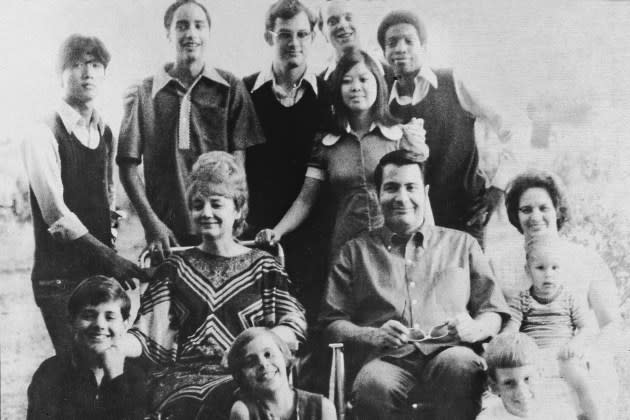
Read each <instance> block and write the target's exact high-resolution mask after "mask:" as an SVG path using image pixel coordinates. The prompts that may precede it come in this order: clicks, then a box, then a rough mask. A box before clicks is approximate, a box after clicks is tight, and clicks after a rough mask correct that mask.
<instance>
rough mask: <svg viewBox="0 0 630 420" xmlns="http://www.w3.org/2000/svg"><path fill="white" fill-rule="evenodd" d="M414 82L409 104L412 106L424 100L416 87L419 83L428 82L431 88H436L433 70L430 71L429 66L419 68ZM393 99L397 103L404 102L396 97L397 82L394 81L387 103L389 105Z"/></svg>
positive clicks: (436, 83) (436, 81)
mask: <svg viewBox="0 0 630 420" xmlns="http://www.w3.org/2000/svg"><path fill="white" fill-rule="evenodd" d="M414 80H415V85H416V86H415V88H414V90H413V96H412V98H411V104H412V105H415V104H417V103H418V102H420V101H421V100H422V99H424V97H423V96H422V92H421V90H420V89H418V85H419V84H420V83H422V82H428V83H429V84H430V85H431V86H433V88H434V89H437V88H438V80H437V76H436V75H435V73H434V72H433V70H431V68H430V67H429V66H422V67H420V71H419V72H418V74H417V75H416V77H415V79H414ZM394 99H395V100H396V102H398V103H401V102H404V101H403V100H401V99H400V97H399V96H398V80H395V81H394V84H393V86H392V91H391V93H390V94H389V103H390V104H391V103H392V101H393V100H394Z"/></svg>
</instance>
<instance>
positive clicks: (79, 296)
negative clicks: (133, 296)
mask: <svg viewBox="0 0 630 420" xmlns="http://www.w3.org/2000/svg"><path fill="white" fill-rule="evenodd" d="M108 302H119V303H120V313H121V315H122V317H123V319H124V320H125V321H126V320H127V319H129V313H130V312H131V300H130V299H129V296H128V295H127V293H126V292H125V290H124V289H123V288H122V286H121V285H120V283H118V281H117V280H115V279H113V278H111V277H106V276H100V275H99V276H92V277H88V278H86V279H85V280H83V281H82V282H81V283H79V285H78V286H77V287H76V288H75V289H74V290H73V291H72V295H71V296H70V300H69V301H68V313H69V314H70V319H71V320H72V319H75V318H76V316H77V315H78V314H79V313H80V312H81V310H82V309H83V308H85V307H86V306H96V305H100V304H101V303H108Z"/></svg>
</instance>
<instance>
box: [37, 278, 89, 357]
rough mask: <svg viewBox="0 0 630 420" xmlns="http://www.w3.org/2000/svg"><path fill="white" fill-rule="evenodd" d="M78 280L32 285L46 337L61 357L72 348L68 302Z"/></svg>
mask: <svg viewBox="0 0 630 420" xmlns="http://www.w3.org/2000/svg"><path fill="white" fill-rule="evenodd" d="M79 283H80V280H67V279H53V280H39V281H35V282H34V283H33V292H34V294H35V302H36V303H37V306H39V310H40V311H41V313H42V316H43V317H44V323H45V324H46V329H47V330H48V335H49V336H50V339H51V341H52V344H53V346H54V348H55V353H56V354H57V355H61V354H63V353H64V352H69V351H70V348H71V346H72V335H73V333H72V326H71V324H70V315H69V314H68V300H70V295H71V294H72V291H73V290H74V288H75V287H76V286H77V285H78V284H79Z"/></svg>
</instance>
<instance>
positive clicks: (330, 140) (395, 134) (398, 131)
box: [322, 123, 403, 146]
mask: <svg viewBox="0 0 630 420" xmlns="http://www.w3.org/2000/svg"><path fill="white" fill-rule="evenodd" d="M376 129H378V130H379V131H380V132H381V134H382V135H383V137H385V138H386V139H387V140H391V141H399V140H400V139H401V138H402V136H403V131H402V128H400V125H392V126H386V125H383V124H381V123H372V125H371V126H370V129H369V130H368V133H371V132H373V131H374V130H376ZM345 131H346V133H348V134H354V133H353V132H352V128H350V124H349V123H346V126H345ZM340 138H341V135H339V134H332V133H331V134H327V135H326V136H325V137H324V138H323V139H322V144H323V145H324V146H333V145H334V144H335V143H337V142H338V141H339V139H340Z"/></svg>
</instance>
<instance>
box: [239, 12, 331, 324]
mask: <svg viewBox="0 0 630 420" xmlns="http://www.w3.org/2000/svg"><path fill="white" fill-rule="evenodd" d="M316 21H317V18H316V16H315V14H314V13H313V12H312V11H311V10H310V9H309V8H307V7H306V6H305V5H304V4H303V3H301V2H300V1H297V0H278V1H276V2H275V3H273V4H272V5H271V6H270V7H269V9H268V11H267V14H266V18H265V33H264V38H265V41H266V42H267V44H268V45H269V47H270V53H271V63H270V64H269V65H267V66H266V67H264V68H263V69H262V71H260V72H257V73H254V74H252V75H250V76H248V77H246V78H245V79H244V83H245V86H246V87H247V89H248V90H249V92H250V93H251V97H252V100H253V102H254V107H255V109H256V113H257V115H258V119H259V121H260V124H261V126H262V128H263V132H264V135H265V138H266V140H267V142H266V143H265V144H261V145H257V146H254V147H251V148H249V149H248V150H247V158H246V168H247V178H248V183H249V191H250V203H249V205H250V211H249V218H248V224H249V225H250V229H251V230H250V231H249V232H251V233H255V232H258V231H259V230H260V229H263V228H268V227H272V226H275V225H276V224H277V223H278V222H279V221H280V219H281V218H282V216H283V215H284V214H285V213H286V211H287V210H288V209H289V207H290V206H291V204H292V203H293V201H294V200H295V199H296V197H297V195H298V194H299V192H300V189H301V187H302V183H303V182H304V176H305V173H306V165H307V162H308V159H309V156H310V153H311V150H312V148H313V144H314V137H315V134H316V133H317V132H319V131H322V130H325V129H326V128H327V127H328V126H329V125H330V123H331V115H330V100H329V97H328V93H327V91H326V88H325V86H324V83H323V81H322V80H320V79H319V78H317V77H316V75H315V73H313V72H312V71H311V69H310V67H309V65H308V58H309V54H310V52H311V48H312V46H313V38H314V32H313V29H314V27H315V24H316ZM319 214H320V212H314V216H313V217H312V218H311V221H310V223H304V224H303V225H302V226H304V227H303V228H302V229H300V230H298V231H296V232H294V233H293V234H292V235H288V236H287V237H286V238H285V239H283V241H282V242H283V243H282V245H283V246H284V249H285V250H286V252H287V271H288V272H289V275H290V277H291V278H292V279H293V280H294V281H295V282H296V283H297V286H298V291H297V294H298V298H300V300H301V301H302V303H303V304H304V305H305V307H306V310H307V314H308V315H309V317H310V318H312V317H313V315H314V311H315V309H316V308H317V306H318V304H319V298H320V297H321V293H322V292H321V291H318V289H317V288H318V287H319V289H321V287H322V286H321V284H322V283H323V281H322V280H321V279H323V278H324V275H325V273H324V272H323V270H324V268H323V267H324V266H325V264H324V261H322V260H321V259H319V258H320V256H323V255H326V254H327V253H326V251H325V250H324V249H323V248H322V247H323V243H324V241H325V237H324V236H325V235H323V234H322V232H323V231H324V229H323V227H322V225H321V223H319V222H318V220H319V218H318V216H319ZM318 275H319V277H317V276H318ZM307 285H308V286H307ZM311 285H312V286H314V287H315V290H313V289H308V287H309V286H311ZM302 286H304V287H307V288H306V289H305V288H304V287H302ZM307 297H308V298H307Z"/></svg>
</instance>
